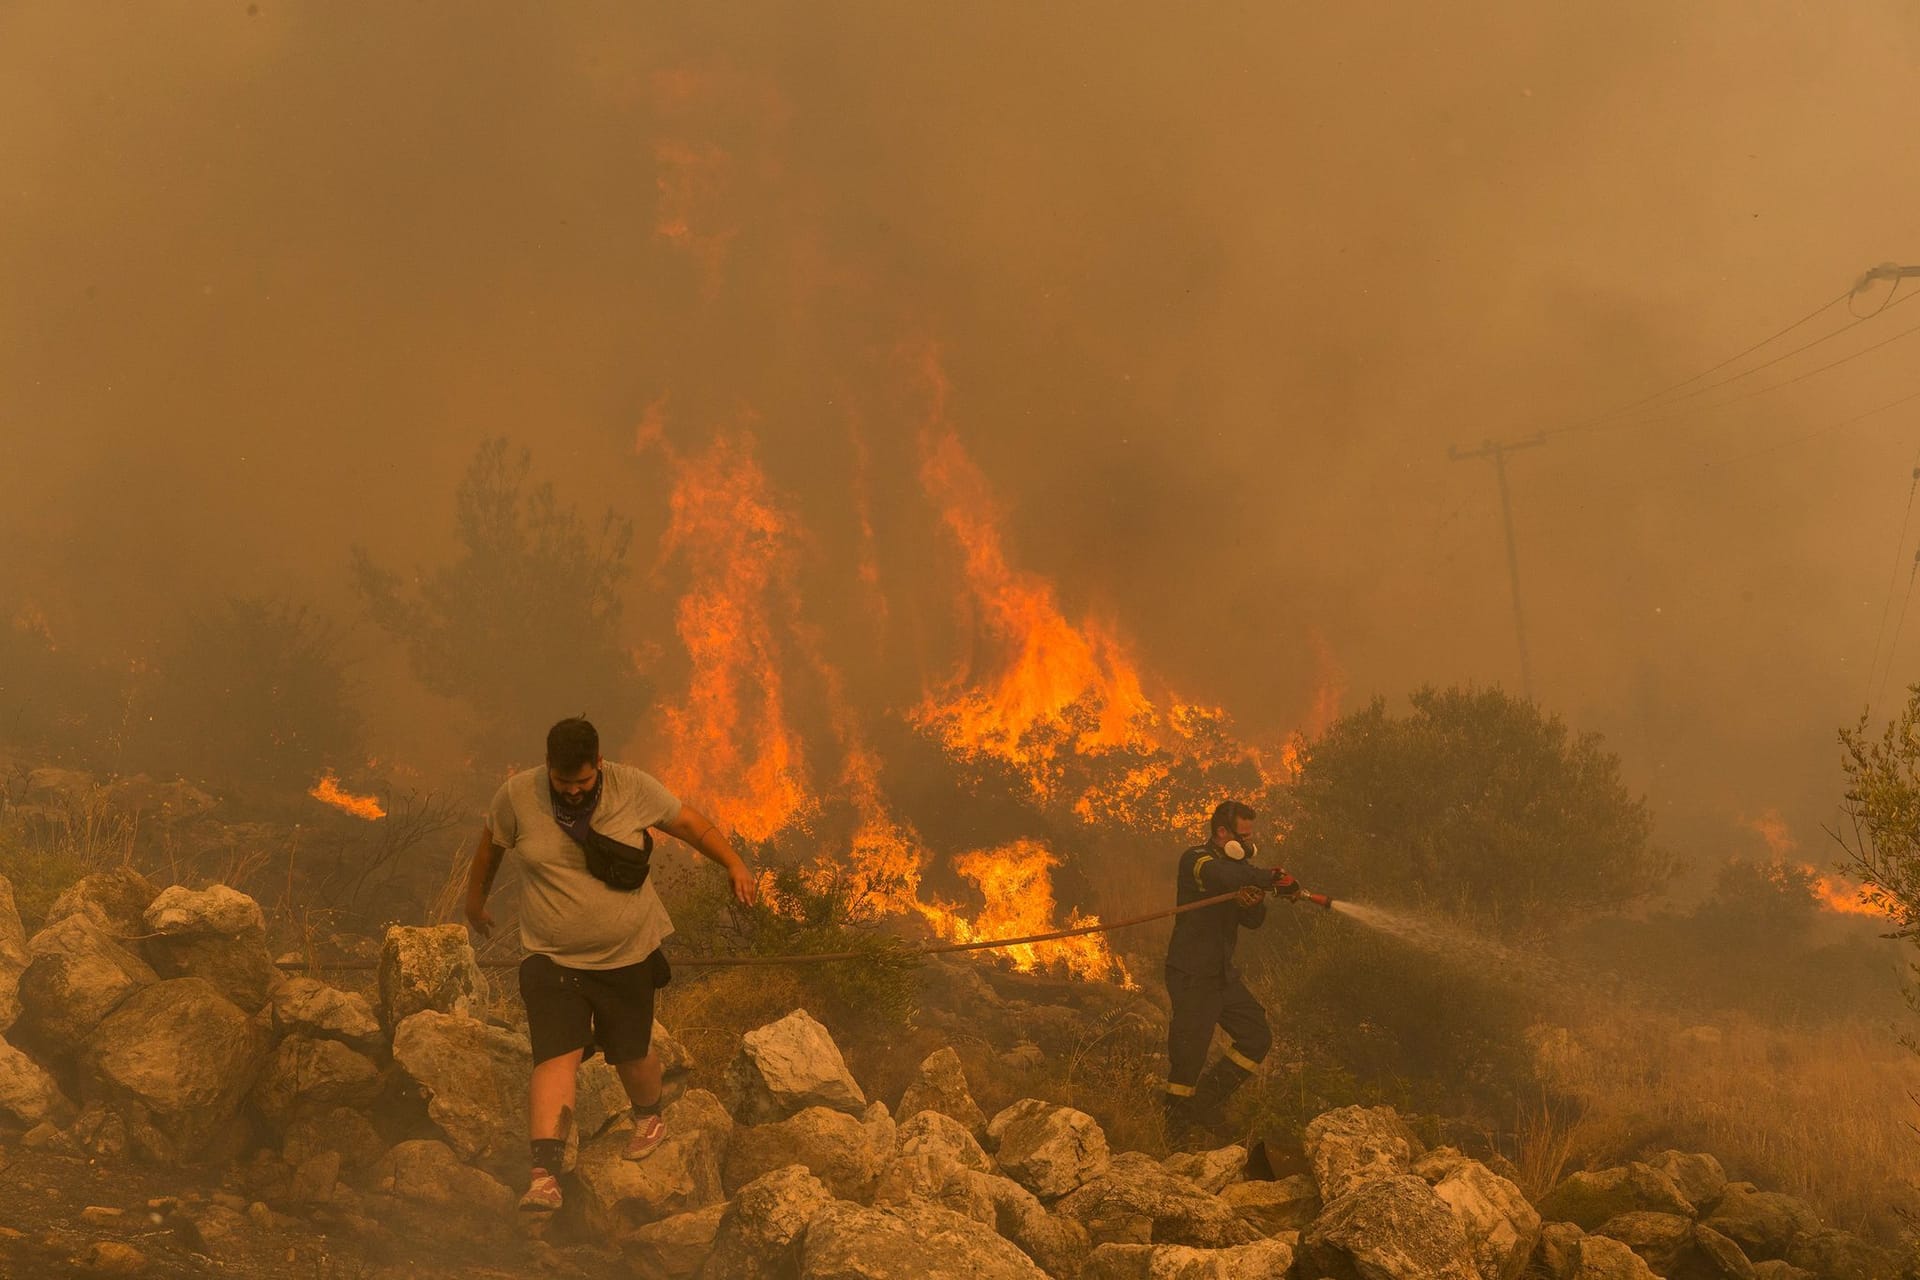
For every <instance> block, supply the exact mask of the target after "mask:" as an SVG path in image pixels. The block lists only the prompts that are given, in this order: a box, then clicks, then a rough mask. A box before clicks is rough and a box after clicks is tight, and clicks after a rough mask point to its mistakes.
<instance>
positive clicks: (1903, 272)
mask: <svg viewBox="0 0 1920 1280" xmlns="http://www.w3.org/2000/svg"><path fill="white" fill-rule="evenodd" d="M1915 276H1920V267H1903V266H1901V265H1900V264H1899V263H1897V262H1883V263H1881V264H1880V265H1879V266H1877V267H1872V268H1869V269H1868V271H1867V274H1865V275H1863V276H1861V277H1860V279H1859V280H1858V281H1857V282H1856V283H1855V284H1854V286H1853V291H1854V292H1855V293H1859V292H1860V291H1862V290H1863V289H1865V288H1866V287H1867V286H1868V285H1870V284H1872V283H1873V282H1874V281H1875V280H1910V279H1912V278H1914V277H1915Z"/></svg>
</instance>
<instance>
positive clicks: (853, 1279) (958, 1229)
mask: <svg viewBox="0 0 1920 1280" xmlns="http://www.w3.org/2000/svg"><path fill="white" fill-rule="evenodd" d="M1045 1277H1046V1272H1044V1271H1042V1270H1041V1269H1040V1268H1039V1267H1038V1266H1037V1265H1036V1264H1035V1263H1034V1261H1033V1260H1032V1259H1031V1258H1029V1257H1027V1255H1026V1254H1024V1253H1022V1252H1020V1250H1019V1249H1017V1248H1015V1247H1014V1245H1013V1244H1012V1243H1011V1242H1009V1241H1007V1240H1004V1239H1002V1238H1001V1237H1000V1236H998V1235H996V1234H994V1233H993V1232H991V1231H982V1230H980V1228H979V1225H978V1224H977V1223H975V1222H974V1221H973V1220H971V1219H969V1218H964V1217H962V1216H961V1215H959V1214H957V1213H953V1212H951V1211H949V1210H946V1209H942V1208H940V1207H939V1206H937V1205H931V1204H926V1203H924V1202H917V1201H909V1202H907V1203H904V1204H897V1205H889V1206H886V1207H885V1208H866V1207H863V1206H861V1205H857V1204H849V1203H847V1202H846V1201H835V1202H833V1203H831V1204H829V1205H827V1206H826V1207H825V1208H823V1209H821V1210H820V1212H819V1213H818V1214H816V1215H815V1216H814V1218H813V1220H812V1221H811V1222H810V1223H809V1224H808V1225H807V1230H806V1234H805V1235H804V1236H803V1237H802V1239H801V1246H800V1280H1045Z"/></svg>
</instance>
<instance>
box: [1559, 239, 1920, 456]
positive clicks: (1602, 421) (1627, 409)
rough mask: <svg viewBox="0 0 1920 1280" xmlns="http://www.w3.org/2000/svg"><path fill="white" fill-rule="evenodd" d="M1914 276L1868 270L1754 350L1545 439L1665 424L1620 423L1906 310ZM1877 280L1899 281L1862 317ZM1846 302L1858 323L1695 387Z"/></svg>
mask: <svg viewBox="0 0 1920 1280" xmlns="http://www.w3.org/2000/svg"><path fill="white" fill-rule="evenodd" d="M1911 276H1920V267H1903V266H1899V265H1897V264H1894V263H1882V264H1881V265H1880V266H1877V267H1874V268H1872V269H1871V270H1869V271H1867V272H1866V273H1865V274H1864V275H1862V276H1861V277H1860V279H1859V280H1858V281H1856V282H1855V283H1854V284H1853V285H1852V286H1851V287H1849V288H1848V289H1846V290H1845V291H1844V292H1842V293H1840V294H1838V295H1836V296H1834V297H1832V298H1829V299H1828V300H1827V301H1825V302H1823V303H1821V304H1820V305H1819V306H1817V307H1815V308H1814V309H1813V310H1811V311H1809V312H1807V313H1806V314H1805V315H1803V316H1801V317H1800V318H1799V319H1798V320H1795V321H1794V322H1793V323H1792V324H1789V325H1787V326H1785V327H1784V328H1781V329H1778V330H1775V331H1774V332H1773V333H1770V334H1768V335H1767V336H1766V337H1764V338H1762V339H1760V341H1758V342H1756V343H1754V344H1752V345H1751V346H1749V347H1746V348H1745V349H1743V350H1741V351H1737V352H1735V353H1734V354H1733V355H1730V356H1728V357H1727V358H1726V359H1724V360H1721V361H1720V362H1718V363H1717V364H1712V365H1709V366H1707V367H1706V368H1705V369H1702V370H1700V371H1699V372H1698V373H1695V374H1692V375H1691V376H1689V377H1685V378H1682V379H1680V380H1679V381H1678V382H1674V383H1671V384H1669V385H1667V386H1665V387H1662V388H1660V389H1659V390H1658V391H1654V392H1652V393H1650V394H1648V395H1644V396H1642V397H1640V398H1639V399H1638V400H1635V401H1632V402H1631V403H1628V404H1624V405H1621V406H1620V407H1619V408H1616V409H1610V410H1608V411H1607V412H1605V413H1599V414H1595V415H1594V416H1592V417H1590V418H1584V419H1581V420H1580V421H1578V422H1572V423H1568V424H1566V425H1565V426H1560V427H1553V428H1549V429H1548V430H1546V431H1545V432H1543V433H1542V434H1544V435H1547V436H1560V435H1568V434H1571V433H1573V432H1579V431H1592V430H1596V429H1598V428H1601V427H1604V426H1610V425H1616V424H1617V425H1640V426H1644V425H1648V422H1649V421H1659V420H1660V419H1659V418H1657V417H1656V418H1654V419H1650V420H1643V421H1642V422H1639V423H1623V422H1620V420H1621V419H1630V418H1633V417H1635V416H1636V415H1638V414H1640V413H1642V412H1646V411H1651V412H1653V413H1655V414H1659V413H1662V412H1664V411H1665V410H1668V409H1670V408H1672V407H1673V406H1674V405H1676V404H1678V403H1679V402H1680V401H1683V400H1690V399H1692V398H1693V397H1695V396H1699V395H1704V394H1706V393H1707V392H1709V391H1713V390H1715V389H1717V388H1719V387H1724V386H1729V385H1731V384H1733V383H1735V382H1738V381H1739V380H1740V379H1742V378H1746V377H1749V376H1751V375H1752V374H1756V373H1759V372H1760V371H1761V370H1763V369H1768V368H1771V367H1773V366H1774V365H1777V364H1780V363H1781V362H1783V361H1785V360H1789V359H1791V358H1792V357H1794V356H1796V355H1799V354H1800V353H1801V352H1804V351H1808V350H1811V349H1812V348H1814V347H1817V346H1819V345H1821V344H1822V343H1824V342H1828V341H1830V340H1832V339H1834V338H1837V337H1839V336H1840V335H1841V334H1843V333H1845V332H1847V331H1848V330H1849V329H1852V328H1855V327H1856V326H1858V325H1862V324H1865V323H1866V322H1867V321H1869V320H1873V319H1875V318H1877V317H1878V316H1879V315H1880V314H1881V313H1882V312H1884V311H1886V310H1888V309H1889V308H1890V307H1895V306H1900V305H1903V304H1904V303H1907V302H1910V301H1912V300H1913V298H1914V297H1916V296H1920V295H1916V294H1912V293H1910V294H1908V295H1907V296H1906V297H1903V298H1899V299H1898V301H1896V300H1895V296H1896V295H1897V294H1898V293H1899V292H1900V286H1901V284H1902V283H1903V282H1904V281H1905V280H1906V279H1907V278H1908V277H1911ZM1876 280H1892V281H1893V282H1894V283H1893V288H1892V290H1890V291H1889V292H1888V294H1887V296H1886V297H1885V298H1884V299H1882V300H1881V303H1880V305H1879V306H1878V307H1876V308H1874V309H1873V310H1872V311H1870V312H1868V313H1866V314H1865V315H1860V314H1858V313H1856V312H1854V311H1853V308H1852V305H1851V301H1850V300H1851V299H1852V298H1854V297H1856V296H1858V295H1859V294H1860V292H1861V291H1862V290H1864V289H1866V287H1867V286H1868V285H1870V284H1872V283H1873V282H1874V281H1876ZM1843 301H1844V302H1848V304H1849V305H1848V308H1847V310H1848V314H1849V315H1851V316H1852V317H1853V318H1852V319H1851V320H1849V321H1848V322H1847V323H1845V324H1843V325H1841V326H1840V327H1839V328H1837V329H1834V330H1832V331H1831V332H1828V333H1824V334H1821V335H1820V336H1819V337H1817V338H1814V339H1813V340H1811V341H1809V342H1803V343H1801V344H1800V345H1799V346H1797V347H1793V348H1792V349H1790V350H1788V351H1784V352H1782V353H1780V354H1779V355H1776V356H1774V357H1772V358H1771V359H1769V360H1766V361H1764V362H1762V363H1760V364H1757V365H1755V366H1754V367H1753V368H1751V369H1743V370H1741V371H1740V372H1738V373H1734V374H1731V375H1729V376H1727V377H1725V378H1721V379H1718V380H1716V381H1714V382H1711V383H1708V384H1707V385H1705V386H1701V387H1694V386H1693V384H1694V383H1696V382H1699V381H1700V380H1701V379H1703V378H1707V377H1710V376H1712V375H1713V374H1715V373H1718V372H1719V371H1720V370H1722V369H1725V368H1726V367H1727V366H1729V365H1732V364H1735V363H1737V362H1739V361H1740V360H1743V359H1745V358H1746V357H1747V356H1750V355H1752V354H1754V353H1755V352H1757V351H1760V350H1761V349H1763V348H1765V347H1767V346H1769V345H1770V344H1772V343H1774V342H1776V341H1778V340H1779V339H1781V338H1783V337H1785V336H1786V335H1787V334H1789V333H1792V332H1793V331H1794V330H1795V329H1798V328H1800V327H1801V326H1802V325H1805V324H1807V323H1809V322H1810V321H1812V320H1814V319H1815V318H1817V317H1818V316H1820V315H1822V314H1823V313H1825V312H1827V311H1829V310H1831V309H1832V308H1833V307H1834V306H1836V305H1837V304H1839V303H1841V302H1843ZM1882 345H1884V344H1882ZM1876 349H1877V347H1869V348H1867V350H1868V351H1872V350H1876ZM1864 354H1866V352H1865V351H1862V352H1856V353H1855V355H1864ZM1851 358H1853V357H1848V359H1851ZM1835 363H1836V364H1837V363H1845V361H1844V360H1843V361H1836V362H1835ZM1831 367H1833V366H1832V365H1828V366H1823V368H1831ZM1816 372H1818V371H1816ZM1797 380H1798V379H1792V380H1789V381H1788V382H1783V383H1776V384H1773V385H1772V386H1769V387H1767V388H1764V389H1762V390H1763V391H1765V390H1772V389H1774V388H1775V387H1779V386H1788V385H1791V382H1792V381H1797ZM1689 387H1692V388H1693V389H1692V390H1686V389H1687V388H1689ZM1679 391H1685V394H1684V395H1679V396H1674V393H1675V392H1679ZM1761 393H1762V392H1755V393H1754V394H1761ZM1667 397H1673V398H1672V399H1667ZM1737 399H1738V397H1736V398H1735V399H1730V400H1726V401H1722V402H1721V403H1722V404H1732V403H1735V402H1736V400H1737ZM1661 400H1665V401H1666V403H1664V404H1656V403H1655V402H1656V401H1661ZM1713 407H1716V408H1717V407H1719V406H1717V405H1716V406H1713Z"/></svg>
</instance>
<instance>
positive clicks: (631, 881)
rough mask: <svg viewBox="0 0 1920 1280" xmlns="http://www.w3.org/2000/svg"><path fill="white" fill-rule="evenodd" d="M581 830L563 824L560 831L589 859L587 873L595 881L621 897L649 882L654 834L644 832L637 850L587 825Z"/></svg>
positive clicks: (583, 825)
mask: <svg viewBox="0 0 1920 1280" xmlns="http://www.w3.org/2000/svg"><path fill="white" fill-rule="evenodd" d="M579 827H580V830H579V831H578V832H575V831H574V830H573V829H572V828H570V827H567V826H565V825H564V824H563V825H562V826H561V828H560V829H561V830H562V831H565V832H566V833H567V837H568V838H569V839H571V840H572V841H573V842H574V843H575V844H577V845H579V846H580V852H581V853H583V854H585V855H586V858H587V871H588V873H589V874H590V875H592V876H593V878H594V879H596V880H598V881H600V883H602V884H604V885H606V886H607V887H608V888H609V889H618V890H620V891H621V892H622V893H632V892H634V891H635V890H637V889H639V887H640V886H641V885H643V884H645V883H646V882H647V871H648V870H649V869H650V866H651V864H652V862H653V832H651V831H645V830H643V831H641V833H640V847H639V848H638V849H636V848H634V847H633V846H632V845H630V844H623V843H622V842H620V841H618V840H615V839H614V838H613V837H612V836H610V835H607V834H605V833H604V832H599V831H595V830H594V829H593V828H592V827H591V826H589V825H587V824H586V823H584V822H583V823H580V824H579Z"/></svg>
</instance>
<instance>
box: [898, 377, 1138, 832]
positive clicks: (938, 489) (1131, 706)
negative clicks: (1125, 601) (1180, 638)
mask: <svg viewBox="0 0 1920 1280" xmlns="http://www.w3.org/2000/svg"><path fill="white" fill-rule="evenodd" d="M926 372H927V377H928V381H929V384H930V385H931V387H932V388H933V413H932V418H931V421H930V423H929V425H928V427H927V428H926V430H925V431H924V432H923V434H922V439H921V464H920V481H921V485H922V486H923V487H924V488H925V490H926V492H927V496H928V497H929V498H931V499H932V500H933V502H934V505H935V506H936V507H938V508H939V511H940V516H941V520H942V521H943V523H944V524H945V525H946V527H947V530H948V532H949V533H951V534H952V535H953V537H954V539H955V541H956V542H958V543H959V545H960V549H961V552H962V566H961V568H962V574H963V577H964V579H965V584H966V588H965V591H966V594H965V597H964V599H965V602H966V603H967V604H969V605H970V606H971V612H972V613H973V614H974V615H975V616H976V617H977V619H978V623H979V627H980V629H981V630H982V631H984V632H985V633H986V635H987V636H988V637H989V638H990V639H992V640H993V641H994V642H995V644H996V646H997V647H998V648H999V649H1000V650H1001V651H1002V652H1003V654H1004V655H1005V656H1004V659H1003V660H1002V661H1001V662H1000V663H999V665H998V669H997V670H995V671H992V672H989V673H984V674H981V675H978V676H977V677H976V673H974V672H972V671H969V670H966V669H964V668H963V669H962V670H961V671H960V672H958V673H957V675H956V676H955V678H954V679H953V681H951V682H950V684H949V687H948V688H947V690H946V691H945V692H944V693H943V694H940V695H935V694H929V695H928V696H927V698H926V699H925V700H924V701H923V702H922V703H921V705H920V707H919V708H918V709H917V710H916V711H915V712H914V719H915V721H916V723H918V724H919V725H920V726H922V727H923V728H926V729H928V730H929V731H930V732H932V733H933V734H935V735H936V736H937V737H938V738H939V740H940V741H941V743H942V744H943V745H945V747H946V748H947V750H948V751H950V752H952V753H953V754H955V755H956V756H960V757H962V758H966V757H974V756H980V755H986V756H991V757H993V758H995V759H999V760H1002V761H1005V762H1007V763H1009V764H1011V765H1014V766H1015V767H1016V768H1018V769H1019V770H1020V771H1021V772H1022V773H1023V774H1024V776H1025V777H1026V780H1027V782H1028V784H1029V785H1030V786H1031V787H1032V789H1033V791H1034V794H1035V795H1037V796H1041V797H1045V796H1048V795H1050V794H1051V793H1052V790H1053V787H1054V779H1053V777H1052V772H1051V768H1050V766H1051V765H1052V764H1053V762H1054V760H1055V759H1056V758H1057V757H1058V755H1059V754H1060V752H1061V751H1063V750H1065V751H1069V752H1072V753H1077V754H1082V755H1085V754H1097V753H1100V752H1104V751H1109V750H1112V749H1114V748H1117V747H1135V748H1139V749H1141V750H1151V749H1152V748H1153V746H1154V745H1155V742H1156V739H1155V737H1154V733H1153V731H1154V729H1155V728H1156V726H1158V725H1159V724H1160V716H1159V715H1158V713H1157V712H1156V711H1155V709H1154V706H1153V703H1152V701H1151V700H1149V699H1148V697H1147V695H1146V693H1145V691H1144V689H1143V688H1142V683H1141V678H1140V673H1139V670H1138V669H1137V668H1136V667H1135V665H1134V663H1133V661H1132V659H1131V657H1130V656H1129V655H1128V653H1127V651H1126V648H1125V646H1124V645H1123V644H1122V643H1121V642H1120V640H1119V639H1118V637H1116V636H1115V635H1113V634H1112V632H1111V631H1109V630H1108V629H1107V628H1105V627H1104V626H1102V625H1100V624H1097V623H1092V622H1089V623H1085V624H1082V625H1081V626H1078V627H1076V626H1075V625H1073V624H1072V623H1071V622H1069V621H1068V620H1067V618H1066V615H1065V614H1064V613H1062V611H1061V609H1060V605H1059V602H1058V601H1057V599H1056V598H1055V595H1054V589H1053V585H1052V584H1051V583H1049V582H1048V581H1047V580H1046V579H1044V578H1042V577H1040V576H1039V575H1038V574H1034V573H1029V572H1026V571H1024V570H1020V569H1016V568H1015V567H1014V566H1013V565H1012V564H1011V563H1010V561H1009V560H1008V557H1007V552H1006V548H1005V545H1004V543H1003V541H1002V539H1001V536H1000V528H999V524H998V519H997V513H996V511H995V509H994V502H993V498H992V495H991V492H990V491H989V489H988V487H987V482H986V478H985V477H984V476H982V475H981V473H980V469H979V468H978V467H977V466H975V465H974V462H973V459H972V458H971V457H969V456H968V454H967V452H966V449H965V448H964V447H963V446H962V445H961V443H960V439H959V437H958V436H957V435H955V434H954V433H953V431H952V429H951V428H949V427H947V426H946V425H945V422H944V417H945V402H946V392H947V383H946V378H945V375H944V374H943V373H942V372H941V371H940V370H939V368H938V366H937V365H936V364H934V363H933V361H932V358H931V356H929V357H928V362H927V365H926Z"/></svg>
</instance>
